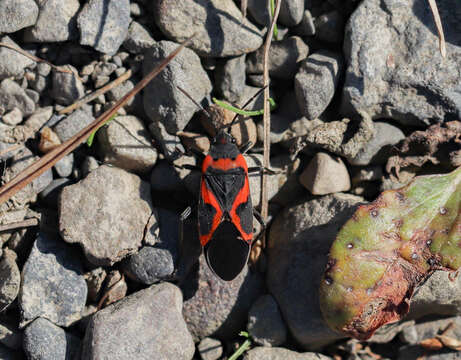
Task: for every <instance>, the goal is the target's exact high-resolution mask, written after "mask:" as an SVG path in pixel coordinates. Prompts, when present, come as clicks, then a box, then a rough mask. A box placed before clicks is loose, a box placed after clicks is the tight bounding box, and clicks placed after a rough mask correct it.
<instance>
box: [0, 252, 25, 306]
mask: <svg viewBox="0 0 461 360" xmlns="http://www.w3.org/2000/svg"><path fill="white" fill-rule="evenodd" d="M16 257H17V256H16V254H15V253H14V251H12V250H9V249H8V248H5V250H4V251H3V255H2V258H1V260H0V311H3V310H5V309H6V308H7V307H8V306H9V305H10V304H11V303H12V302H13V301H14V300H15V299H16V297H17V296H18V293H19V286H20V285H21V273H20V272H19V268H18V265H17V264H16Z"/></svg>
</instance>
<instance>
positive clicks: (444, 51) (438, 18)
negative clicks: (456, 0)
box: [428, 0, 447, 57]
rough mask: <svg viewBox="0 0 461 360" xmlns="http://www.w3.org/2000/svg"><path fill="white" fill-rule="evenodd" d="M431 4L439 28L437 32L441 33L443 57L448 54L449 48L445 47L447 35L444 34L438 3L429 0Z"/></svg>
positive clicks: (440, 42) (440, 40)
mask: <svg viewBox="0 0 461 360" xmlns="http://www.w3.org/2000/svg"><path fill="white" fill-rule="evenodd" d="M428 1H429V6H430V8H431V11H432V15H433V16H434V22H435V27H436V28H437V32H438V33H439V50H440V54H441V55H442V57H446V56H447V49H446V47H445V35H444V34H443V28H442V21H441V20H440V15H439V10H438V8H437V4H436V3H435V0H428Z"/></svg>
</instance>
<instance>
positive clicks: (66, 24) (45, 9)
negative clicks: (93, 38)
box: [27, 0, 80, 42]
mask: <svg viewBox="0 0 461 360" xmlns="http://www.w3.org/2000/svg"><path fill="white" fill-rule="evenodd" d="M39 6H40V13H39V15H38V19H37V22H36V24H35V26H34V27H32V28H30V29H28V30H27V36H30V38H31V40H32V41H35V42H57V41H68V40H75V39H77V38H78V32H77V12H78V9H79V8H80V3H79V1H78V0H67V1H61V0H47V1H40V2H39Z"/></svg>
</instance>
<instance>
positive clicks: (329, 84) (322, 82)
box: [295, 50, 343, 120]
mask: <svg viewBox="0 0 461 360" xmlns="http://www.w3.org/2000/svg"><path fill="white" fill-rule="evenodd" d="M342 69H343V60H342V57H341V55H338V54H335V53H333V52H330V51H327V50H321V51H319V52H317V53H315V54H312V55H310V56H309V57H308V58H307V59H306V60H304V61H303V62H302V63H301V67H300V69H299V71H298V73H297V74H296V77H295V92H296V98H297V100H298V105H299V108H300V109H301V112H302V114H303V115H304V116H305V117H306V118H308V119H310V120H313V119H315V118H317V117H319V116H320V115H321V114H322V113H323V112H324V111H325V109H326V108H327V106H328V104H330V102H331V100H332V99H333V96H334V94H335V90H336V87H337V85H338V80H339V77H340V75H341V72H342Z"/></svg>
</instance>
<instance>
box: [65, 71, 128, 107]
mask: <svg viewBox="0 0 461 360" xmlns="http://www.w3.org/2000/svg"><path fill="white" fill-rule="evenodd" d="M131 74H132V73H131V70H128V71H126V72H125V73H123V74H122V75H120V76H119V77H118V78H117V79H115V80H114V81H112V82H110V83H109V84H107V85H105V86H103V87H102V88H99V89H97V90H96V91H95V92H93V93H91V94H89V95H87V96H85V97H83V98H81V99H79V100H77V101H76V102H74V103H73V104H72V105H69V106H67V107H65V108H64V109H62V110H60V111H59V115H63V114H67V113H70V112H71V111H74V110H76V109H78V108H79V107H81V106H82V105H84V104H86V103H88V102H90V101H92V100H94V99H96V98H97V97H98V96H99V95H102V94H105V93H106V92H108V91H109V90H110V89H113V88H114V87H116V86H118V85H120V84H121V83H123V82H124V81H126V80H128V79H129V78H130V77H131Z"/></svg>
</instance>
